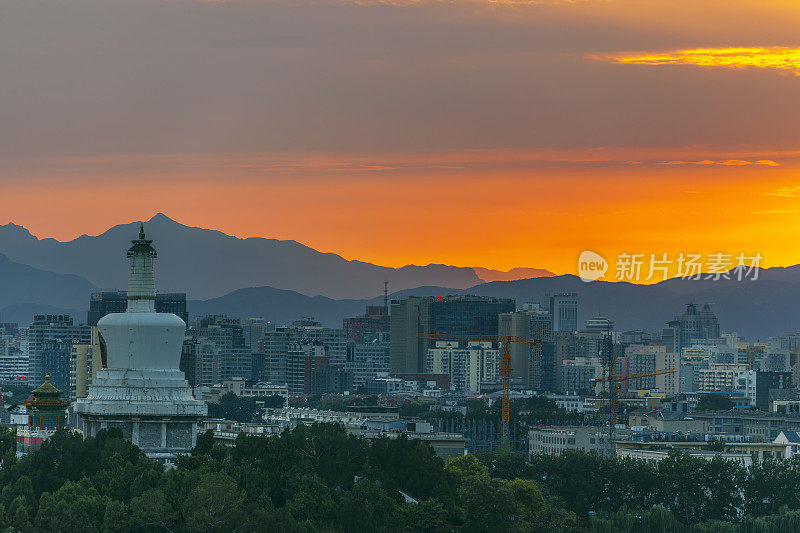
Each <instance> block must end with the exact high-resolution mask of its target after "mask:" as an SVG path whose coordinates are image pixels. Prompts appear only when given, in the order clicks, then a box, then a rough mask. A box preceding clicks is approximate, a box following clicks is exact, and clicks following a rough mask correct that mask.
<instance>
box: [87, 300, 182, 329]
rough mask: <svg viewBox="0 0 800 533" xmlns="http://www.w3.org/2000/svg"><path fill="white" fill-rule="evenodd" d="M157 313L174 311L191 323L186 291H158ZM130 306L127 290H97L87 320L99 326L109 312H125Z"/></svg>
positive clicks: (90, 303)
mask: <svg viewBox="0 0 800 533" xmlns="http://www.w3.org/2000/svg"><path fill="white" fill-rule="evenodd" d="M155 305H156V313H172V314H173V315H177V316H178V317H180V319H181V320H183V322H184V323H185V324H187V325H188V324H189V314H188V313H187V312H186V293H184V292H173V293H167V292H165V293H158V294H156V302H155ZM127 308H128V297H127V295H126V293H125V291H108V292H95V293H92V296H91V297H90V299H89V313H88V314H87V320H86V321H87V322H88V324H89V325H90V326H97V323H98V322H99V321H100V319H101V318H103V317H104V316H106V315H107V314H109V313H124V312H125V311H126V310H127Z"/></svg>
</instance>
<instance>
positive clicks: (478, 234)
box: [2, 149, 800, 273]
mask: <svg viewBox="0 0 800 533" xmlns="http://www.w3.org/2000/svg"><path fill="white" fill-rule="evenodd" d="M569 155H570V154H567V153H557V152H552V151H549V152H545V153H527V154H525V153H519V152H499V153H492V152H484V151H477V152H468V153H463V154H459V153H442V154H428V155H427V156H426V157H425V158H423V157H420V156H411V155H403V154H392V155H384V156H380V157H378V156H371V157H365V156H344V155H341V154H340V155H336V156H330V157H328V158H324V157H321V156H317V157H312V156H309V155H307V154H306V155H302V154H291V155H290V154H271V155H258V156H256V155H249V156H243V155H240V156H236V157H234V156H230V155H229V156H226V157H224V158H214V159H208V158H202V157H198V158H194V157H192V156H182V157H173V158H163V160H162V161H161V162H160V163H159V162H156V163H155V165H156V166H158V167H162V168H167V167H169V168H170V170H171V171H170V172H168V173H160V172H158V171H151V170H149V168H147V167H146V168H145V169H144V170H137V163H136V161H135V160H131V159H128V158H123V159H109V160H93V161H91V162H87V161H84V160H80V161H67V160H60V161H54V162H51V165H52V166H54V167H57V168H58V169H59V171H60V172H61V173H62V174H61V175H60V176H56V177H54V176H53V174H47V173H48V172H50V173H52V172H53V170H52V169H50V168H48V167H47V166H45V167H43V168H41V169H39V170H40V171H41V172H42V173H43V174H42V175H41V176H37V177H35V178H30V177H26V178H25V179H17V180H12V181H9V182H8V183H7V184H6V186H5V190H4V194H3V199H2V204H3V211H2V212H3V216H4V218H5V219H6V220H14V221H16V222H17V223H21V224H24V225H25V226H26V227H28V228H29V229H30V230H31V231H32V232H34V233H35V234H37V235H39V236H53V237H56V238H58V239H60V240H65V239H70V238H74V237H76V236H77V235H78V234H80V233H83V232H86V233H89V234H97V233H100V232H102V231H104V230H105V229H107V228H108V227H109V226H111V225H113V224H116V223H120V222H125V221H130V220H138V219H147V218H149V217H150V216H152V215H153V214H154V213H156V212H159V211H163V212H164V213H166V214H168V215H169V216H171V217H173V218H175V219H176V220H178V221H180V222H182V223H184V224H188V225H196V226H202V227H209V228H216V229H220V230H222V231H224V232H226V233H229V234H233V235H237V236H269V237H275V238H280V239H295V240H299V241H301V242H303V243H304V244H307V245H309V246H312V247H314V248H316V249H318V250H321V251H334V252H336V253H339V254H341V255H343V256H344V257H346V258H348V259H362V260H368V261H372V262H376V263H379V264H385V265H391V266H401V265H404V264H408V263H416V264H427V263H429V262H446V263H449V264H456V265H481V266H487V267H493V268H502V269H508V268H512V267H515V266H533V267H539V268H548V269H550V270H552V271H554V272H557V273H564V272H570V273H575V272H576V261H577V256H578V255H579V254H580V252H581V251H583V250H586V249H589V250H593V251H596V252H599V253H601V254H603V255H604V256H605V257H606V258H607V259H611V258H613V257H615V256H616V254H618V253H622V252H627V253H644V254H650V253H655V254H661V253H669V254H670V255H672V254H677V253H679V252H685V253H703V254H710V253H715V252H721V251H725V252H729V253H733V254H737V253H739V252H746V253H748V254H753V253H755V252H759V253H761V254H762V255H763V256H764V258H765V261H764V263H765V264H766V265H786V264H795V263H800V251H798V250H797V249H796V248H795V247H794V246H793V245H792V244H791V243H792V242H793V237H794V233H795V230H794V228H795V227H796V224H797V223H798V221H800V186H798V178H797V175H798V174H797V173H798V168H799V167H800V165H798V164H797V162H796V160H795V159H793V157H794V156H795V154H791V153H787V154H784V155H782V154H776V153H766V155H763V154H762V155H758V154H743V156H745V157H747V159H737V160H736V163H737V164H733V165H731V164H729V163H730V161H731V156H730V154H721V153H714V152H702V151H698V150H696V149H694V150H684V151H677V152H676V151H673V153H672V155H673V156H675V159H672V158H670V159H668V160H642V161H638V160H634V159H628V158H629V157H632V156H634V155H636V154H635V153H633V152H631V151H623V152H621V153H618V154H614V153H609V152H608V151H588V152H579V153H575V154H572V155H573V159H576V160H586V161H580V162H575V161H572V162H567V161H564V159H566V158H567V156H569ZM638 155H641V156H648V157H649V156H652V154H651V153H650V152H649V151H641V153H639V154H638ZM459 156H460V157H459ZM685 156H688V157H685ZM708 156H710V157H712V159H710V158H709V157H708ZM753 156H754V157H753ZM615 157H617V159H615ZM619 157H621V158H622V159H619ZM713 158H715V159H713ZM156 159H158V158H156ZM559 159H561V161H558V160H559ZM642 159H643V158H642ZM149 160H150V159H149V158H148V161H149ZM168 160H169V161H168ZM592 160H594V161H592ZM684 160H685V161H700V162H702V163H701V164H690V163H688V162H687V163H680V161H684ZM634 161H635V162H634ZM717 161H719V162H722V163H725V164H718V163H714V162H717ZM748 161H770V162H771V164H769V165H767V164H745V163H746V162H748ZM670 162H671V164H665V163H670ZM70 165H78V166H79V167H80V168H81V169H86V168H94V169H96V170H97V171H98V174H97V175H96V176H92V175H91V172H87V173H85V174H84V175H83V178H82V180H81V182H80V185H78V184H76V182H75V181H74V180H73V179H71V175H70V172H69V167H70ZM87 165H88V167H87ZM104 172H113V173H115V174H120V175H124V176H125V179H124V180H118V181H116V182H114V183H105V182H104ZM223 176H224V177H223ZM65 216H66V217H67V218H66V219H65ZM612 263H613V260H612ZM612 268H613V267H612Z"/></svg>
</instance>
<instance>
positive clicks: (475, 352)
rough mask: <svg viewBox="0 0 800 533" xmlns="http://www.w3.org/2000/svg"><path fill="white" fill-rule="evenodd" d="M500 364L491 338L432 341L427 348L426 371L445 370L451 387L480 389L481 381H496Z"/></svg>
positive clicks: (476, 390) (441, 372) (461, 390)
mask: <svg viewBox="0 0 800 533" xmlns="http://www.w3.org/2000/svg"><path fill="white" fill-rule="evenodd" d="M499 365H500V353H499V351H498V350H497V344H496V343H492V342H485V341H435V344H434V347H432V348H429V349H428V356H427V372H428V373H430V374H448V375H449V376H450V386H451V388H452V389H453V390H455V391H459V392H480V390H481V385H482V384H492V385H495V384H497V383H498V380H499V378H500V372H499V370H500V366H499Z"/></svg>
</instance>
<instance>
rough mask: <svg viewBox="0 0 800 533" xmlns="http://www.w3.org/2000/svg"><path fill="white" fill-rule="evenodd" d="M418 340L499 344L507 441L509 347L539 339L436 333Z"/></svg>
mask: <svg viewBox="0 0 800 533" xmlns="http://www.w3.org/2000/svg"><path fill="white" fill-rule="evenodd" d="M417 336H418V337H419V338H420V339H429V340H437V341H467V342H469V341H484V342H497V343H500V346H501V347H500V379H501V381H502V383H503V403H502V421H503V433H502V434H503V441H505V442H507V441H508V420H509V415H510V410H511V345H512V344H517V343H520V344H529V345H534V344H539V343H540V342H542V341H541V340H539V339H526V338H525V337H518V336H515V335H448V334H446V333H444V334H437V333H427V334H426V333H421V334H419V335H417Z"/></svg>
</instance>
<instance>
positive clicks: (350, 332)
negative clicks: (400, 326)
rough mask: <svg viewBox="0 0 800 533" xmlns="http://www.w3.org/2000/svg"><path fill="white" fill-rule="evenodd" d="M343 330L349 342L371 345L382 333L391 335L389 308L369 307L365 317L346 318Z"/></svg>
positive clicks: (343, 322) (380, 306)
mask: <svg viewBox="0 0 800 533" xmlns="http://www.w3.org/2000/svg"><path fill="white" fill-rule="evenodd" d="M342 329H344V334H345V337H346V338H347V340H349V341H353V342H354V343H356V344H369V343H371V342H372V341H374V340H376V339H377V338H378V336H379V335H381V334H382V333H389V308H388V307H385V306H382V305H369V306H367V310H366V312H365V313H364V314H363V315H360V316H356V317H352V318H345V319H344V320H343V321H342Z"/></svg>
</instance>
